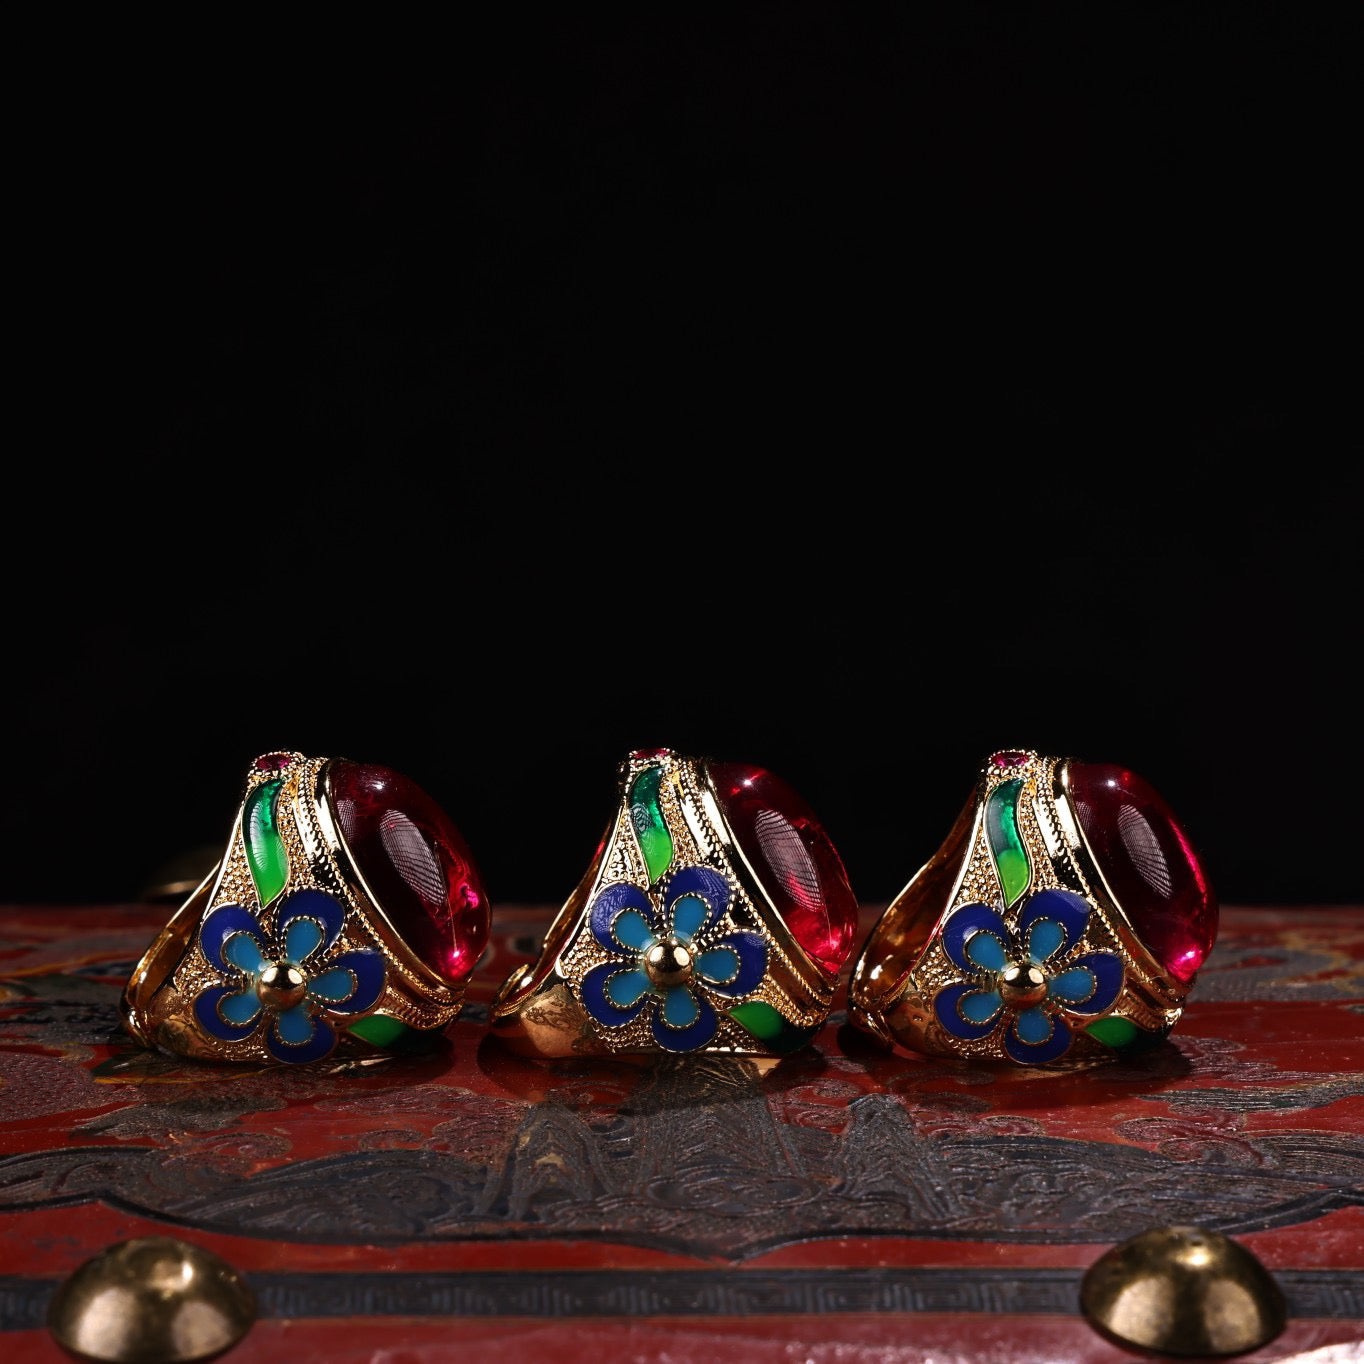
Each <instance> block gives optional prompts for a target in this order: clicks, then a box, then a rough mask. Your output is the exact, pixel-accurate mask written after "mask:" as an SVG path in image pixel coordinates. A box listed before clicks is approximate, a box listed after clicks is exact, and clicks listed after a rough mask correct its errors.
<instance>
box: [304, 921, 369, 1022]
mask: <svg viewBox="0 0 1364 1364" xmlns="http://www.w3.org/2000/svg"><path fill="white" fill-rule="evenodd" d="M301 922H302V920H299V921H298V923H301ZM294 926H295V927H297V924H295V925H294ZM321 941H322V939H321V938H320V937H319V938H318V942H321ZM308 989H309V991H310V992H311V993H313V994H315V995H316V996H317V997H318V998H319V999H328V1000H331V1001H332V1002H333V1003H340V1002H341V1000H343V999H349V998H350V997H351V995H352V994H353V993H354V991H355V972H354V971H347V970H346V969H345V967H343V966H338V967H336V968H335V970H332V971H323V973H322V974H321V975H320V976H314V977H313V978H312V979H311V980H310V981H309V982H308Z"/></svg>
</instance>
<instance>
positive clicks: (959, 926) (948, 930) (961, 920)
mask: <svg viewBox="0 0 1364 1364" xmlns="http://www.w3.org/2000/svg"><path fill="white" fill-rule="evenodd" d="M982 930H983V931H985V932H987V933H993V934H994V935H995V937H996V938H998V939H999V940H1000V942H1007V941H1008V937H1009V930H1008V929H1007V928H1005V927H1004V920H1003V919H1001V918H1000V917H999V915H998V914H997V913H996V912H995V911H994V910H993V909H991V908H990V906H989V905H980V904H971V905H962V906H961V908H960V909H954V910H953V911H952V914H951V917H950V918H949V919H948V920H947V924H946V926H945V927H944V928H943V931H942V950H943V951H944V952H946V953H947V959H948V961H950V962H951V963H952V965H953V966H955V967H956V968H957V969H958V970H960V971H965V972H966V973H967V974H968V975H969V974H970V973H971V972H973V971H977V970H979V969H980V968H979V967H977V966H976V965H975V963H974V962H973V961H972V960H971V959H970V957H968V956H967V955H966V940H967V939H968V938H973V937H974V936H975V935H976V934H977V933H979V932H981V931H982Z"/></svg>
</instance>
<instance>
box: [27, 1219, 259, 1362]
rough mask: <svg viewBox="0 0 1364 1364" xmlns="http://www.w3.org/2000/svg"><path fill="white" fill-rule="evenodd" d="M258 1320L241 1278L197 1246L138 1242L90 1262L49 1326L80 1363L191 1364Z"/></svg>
mask: <svg viewBox="0 0 1364 1364" xmlns="http://www.w3.org/2000/svg"><path fill="white" fill-rule="evenodd" d="M255 1319H256V1299H255V1294H254V1293H252V1291H251V1288H250V1286H249V1285H248V1284H247V1282H246V1280H245V1279H244V1278H242V1276H241V1274H239V1273H238V1272H237V1270H235V1269H234V1268H233V1267H232V1266H231V1265H230V1264H228V1263H227V1261H226V1260H224V1259H221V1258H220V1257H219V1256H217V1255H214V1254H213V1253H212V1252H211V1251H208V1250H204V1249H203V1248H202V1247H200V1246H195V1245H190V1244H189V1243H188V1242H186V1241H180V1240H177V1239H175V1238H174V1237H170V1236H139V1237H134V1238H133V1239H132V1240H129V1241H120V1242H118V1243H117V1244H115V1245H112V1246H109V1247H108V1248H107V1249H105V1250H102V1251H100V1252H99V1254H98V1255H95V1256H92V1257H91V1258H90V1259H88V1260H86V1261H85V1263H84V1264H82V1265H80V1266H79V1267H78V1268H77V1269H75V1270H74V1271H73V1272H72V1273H71V1274H70V1275H69V1276H68V1277H67V1278H66V1279H65V1280H64V1281H63V1282H62V1283H61V1284H60V1285H59V1286H58V1288H57V1291H56V1292H55V1293H54V1294H53V1295H52V1301H51V1302H50V1303H49V1304H48V1310H47V1327H48V1330H49V1331H50V1332H51V1333H52V1336H53V1338H54V1339H55V1340H56V1342H57V1344H58V1345H60V1346H61V1347H62V1348H63V1349H65V1350H67V1351H69V1352H70V1353H71V1354H74V1355H76V1356H77V1357H79V1358H81V1359H92V1360H101V1361H104V1360H108V1361H113V1362H114V1364H188V1361H190V1360H203V1359H211V1358H212V1357H213V1356H214V1355H218V1354H221V1353H222V1352H223V1351H224V1350H226V1349H228V1348H230V1347H231V1346H233V1345H235V1344H236V1343H237V1342H238V1341H239V1340H240V1339H241V1338H242V1337H243V1336H244V1335H245V1334H246V1333H247V1331H248V1330H250V1328H251V1325H252V1323H253V1322H254V1321H255Z"/></svg>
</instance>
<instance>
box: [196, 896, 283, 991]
mask: <svg viewBox="0 0 1364 1364" xmlns="http://www.w3.org/2000/svg"><path fill="white" fill-rule="evenodd" d="M237 933H246V934H248V935H249V936H250V937H251V938H252V939H254V940H255V943H256V949H257V951H258V952H259V953H260V955H261V957H262V959H264V958H265V957H266V956H267V955H268V954H267V953H266V951H265V934H264V933H263V932H261V926H260V924H258V923H257V922H256V916H255V915H254V914H252V913H250V911H248V910H245V909H243V908H242V907H241V906H240V905H219V906H218V908H217V909H215V910H214V911H213V913H212V914H209V915H207V916H206V917H205V919H204V921H203V923H201V924H200V925H199V946H200V947H202V948H203V950H204V956H206V957H207V958H208V959H209V961H210V962H212V963H213V965H214V966H221V967H222V968H223V969H224V970H226V971H231V972H232V973H233V975H239V973H240V971H241V967H239V966H238V965H237V964H236V962H234V961H232V960H231V959H230V958H229V957H227V956H225V955H224V954H223V948H224V947H225V946H226V944H227V940H228V939H229V938H230V937H232V936H233V935H234V934H237ZM234 988H235V987H234Z"/></svg>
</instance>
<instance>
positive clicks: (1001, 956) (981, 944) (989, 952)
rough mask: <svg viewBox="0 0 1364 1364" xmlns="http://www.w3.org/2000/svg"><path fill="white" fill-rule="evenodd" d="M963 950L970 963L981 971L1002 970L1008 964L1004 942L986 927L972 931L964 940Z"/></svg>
mask: <svg viewBox="0 0 1364 1364" xmlns="http://www.w3.org/2000/svg"><path fill="white" fill-rule="evenodd" d="M965 951H966V955H967V956H968V957H969V958H970V960H971V962H972V964H973V965H976V966H979V967H980V968H981V970H982V971H1002V970H1003V969H1004V968H1005V967H1006V966H1007V965H1008V964H1009V958H1008V955H1007V954H1006V953H1005V951H1004V944H1003V943H1002V942H1000V940H999V939H998V938H997V937H995V935H994V934H993V933H991V932H989V930H988V929H981V930H980V931H979V932H976V933H972V934H971V936H970V937H969V938H967V940H966V948H965Z"/></svg>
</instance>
